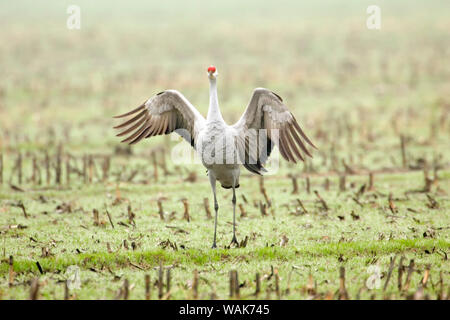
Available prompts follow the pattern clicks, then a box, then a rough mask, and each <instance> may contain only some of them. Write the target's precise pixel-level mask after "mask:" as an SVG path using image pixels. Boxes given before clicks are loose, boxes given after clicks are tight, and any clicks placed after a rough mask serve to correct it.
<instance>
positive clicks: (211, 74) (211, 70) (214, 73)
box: [208, 65, 218, 80]
mask: <svg viewBox="0 0 450 320" xmlns="http://www.w3.org/2000/svg"><path fill="white" fill-rule="evenodd" d="M217 75H218V73H217V69H216V67H214V66H213V65H210V66H209V67H208V78H209V79H211V80H214V79H216V77H217Z"/></svg>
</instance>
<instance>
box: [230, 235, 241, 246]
mask: <svg viewBox="0 0 450 320" xmlns="http://www.w3.org/2000/svg"><path fill="white" fill-rule="evenodd" d="M233 244H234V245H235V246H239V242H238V241H237V239H236V235H234V236H233V239H231V243H230V247H231V245H233Z"/></svg>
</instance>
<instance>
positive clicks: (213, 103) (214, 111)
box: [206, 79, 223, 122]
mask: <svg viewBox="0 0 450 320" xmlns="http://www.w3.org/2000/svg"><path fill="white" fill-rule="evenodd" d="M206 120H207V121H217V120H219V121H222V122H223V118H222V114H221V113H220V108H219V100H218V99H217V80H216V79H209V109H208V116H207V117H206Z"/></svg>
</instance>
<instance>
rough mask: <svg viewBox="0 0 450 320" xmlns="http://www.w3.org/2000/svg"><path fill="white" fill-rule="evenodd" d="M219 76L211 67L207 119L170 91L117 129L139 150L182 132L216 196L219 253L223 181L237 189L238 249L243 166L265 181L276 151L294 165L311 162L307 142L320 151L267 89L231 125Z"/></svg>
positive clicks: (255, 94)
mask: <svg viewBox="0 0 450 320" xmlns="http://www.w3.org/2000/svg"><path fill="white" fill-rule="evenodd" d="M217 76H218V73H217V69H216V68H215V67H214V66H210V67H209V68H208V78H209V109H208V115H207V117H206V119H205V118H204V117H203V116H202V115H201V114H200V113H199V112H198V111H197V109H196V108H195V107H194V106H193V105H192V104H191V103H190V102H189V101H188V100H187V99H186V98H185V97H184V96H183V95H182V94H181V93H180V92H178V91H176V90H165V91H163V92H160V93H158V94H156V95H154V96H153V97H151V98H150V99H148V100H147V101H145V102H144V103H143V104H142V105H140V106H139V107H137V108H136V109H134V110H132V111H130V112H127V113H125V114H122V115H119V116H116V118H123V117H128V116H133V117H132V118H131V119H129V120H127V121H125V122H123V123H122V124H120V125H118V126H116V127H114V128H115V129H124V130H123V131H122V132H120V133H119V134H118V135H117V136H123V135H126V134H130V135H129V136H128V137H127V138H125V139H124V140H122V141H121V142H128V143H129V144H135V143H137V142H139V141H141V140H142V139H144V138H149V137H152V136H156V135H162V134H169V133H171V132H176V133H178V134H179V135H181V136H182V137H183V138H184V139H185V140H186V141H187V142H189V143H190V144H191V145H192V147H193V148H194V149H195V150H196V152H197V154H198V155H199V156H200V158H201V160H202V163H203V165H204V166H205V167H206V169H207V174H208V177H209V181H210V184H211V189H212V192H213V195H214V210H215V219H214V240H213V244H212V248H216V234H217V215H218V210H219V205H218V202H217V196H216V181H217V180H218V181H219V182H220V183H221V185H222V187H223V188H226V189H230V188H231V189H233V198H232V205H233V238H232V240H231V244H238V241H237V239H236V192H235V189H236V188H238V187H239V174H240V166H241V165H243V166H244V167H245V168H246V169H247V170H249V171H250V172H252V173H255V174H259V175H261V174H263V173H264V172H265V171H266V170H265V168H264V167H263V165H264V164H265V163H266V160H267V159H268V157H269V155H270V153H271V151H272V149H273V147H274V146H275V145H276V146H277V147H278V149H279V151H280V154H281V155H282V157H283V158H284V159H286V160H287V161H292V162H294V163H296V162H297V160H302V161H304V156H305V154H306V155H307V156H310V157H311V154H310V152H309V151H308V149H307V148H306V146H305V143H304V141H306V142H307V143H308V144H309V145H311V146H312V147H313V148H316V147H315V146H314V144H313V143H312V142H311V140H310V139H309V138H308V137H307V136H306V135H305V133H304V132H303V130H302V129H301V128H300V126H299V124H298V123H297V121H296V119H295V117H294V115H293V114H292V113H291V112H290V111H289V110H288V108H287V107H286V106H285V105H284V103H283V100H282V99H281V97H280V96H278V95H277V94H275V93H273V92H272V91H270V90H267V89H264V88H256V89H255V90H254V91H253V95H252V97H251V99H250V102H249V104H248V106H247V109H246V110H245V112H244V114H243V115H242V117H241V118H240V119H239V121H238V122H236V123H235V124H234V125H232V126H229V125H227V124H226V123H225V121H224V120H223V118H222V114H221V112H220V109H219V101H218V97H217ZM255 141H256V142H255ZM255 146H256V147H255ZM300 151H302V152H300ZM302 153H303V155H302Z"/></svg>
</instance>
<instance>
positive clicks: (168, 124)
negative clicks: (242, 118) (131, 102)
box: [114, 90, 206, 147]
mask: <svg viewBox="0 0 450 320" xmlns="http://www.w3.org/2000/svg"><path fill="white" fill-rule="evenodd" d="M136 113H137V115H135V114H136ZM132 115H134V116H133V117H132V118H130V119H128V120H127V121H125V122H123V123H122V124H120V125H118V126H115V127H114V128H115V129H124V130H123V131H122V132H120V133H119V134H117V136H124V135H127V134H129V136H128V137H127V138H125V139H123V140H122V141H121V142H128V143H129V144H135V143H137V142H139V141H141V140H142V139H144V138H149V137H151V136H156V135H161V134H169V133H171V132H174V131H175V130H176V131H175V132H177V133H178V134H180V135H181V136H182V137H183V138H184V139H185V140H186V141H187V142H189V143H190V144H191V145H192V146H193V147H194V146H195V139H196V137H197V134H198V132H199V131H200V130H201V129H202V128H203V127H204V125H205V122H206V121H205V118H203V116H202V115H201V114H200V113H199V112H198V111H197V109H195V107H194V106H193V105H192V104H191V103H190V102H189V101H188V100H187V99H186V98H185V97H184V96H183V95H182V94H181V93H180V92H178V91H176V90H166V91H163V92H160V93H158V94H157V95H155V96H153V97H151V98H150V99H148V100H147V101H145V102H144V103H143V104H142V105H140V106H139V107H137V108H136V109H134V110H131V111H130V112H127V113H124V114H122V115H119V116H116V117H115V118H123V117H128V116H132ZM177 129H184V130H177Z"/></svg>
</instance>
